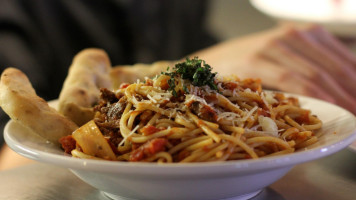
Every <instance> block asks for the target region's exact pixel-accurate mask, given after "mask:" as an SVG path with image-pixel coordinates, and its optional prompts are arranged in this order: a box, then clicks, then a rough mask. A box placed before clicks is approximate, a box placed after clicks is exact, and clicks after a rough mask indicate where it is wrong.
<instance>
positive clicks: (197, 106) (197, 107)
mask: <svg viewBox="0 0 356 200" xmlns="http://www.w3.org/2000/svg"><path fill="white" fill-rule="evenodd" d="M190 109H191V110H192V112H193V113H194V114H195V115H197V116H198V117H199V118H201V119H203V120H206V121H210V122H216V121H217V119H218V115H217V114H216V111H215V110H214V109H213V108H212V107H210V106H208V105H205V104H202V103H200V102H198V101H195V102H193V103H192V104H191V106H190Z"/></svg>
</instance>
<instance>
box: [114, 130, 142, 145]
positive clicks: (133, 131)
mask: <svg viewBox="0 0 356 200" xmlns="http://www.w3.org/2000/svg"><path fill="white" fill-rule="evenodd" d="M139 127H140V126H139V125H137V126H136V127H135V128H134V129H132V131H131V132H130V133H129V134H128V135H127V137H125V138H124V139H123V140H122V141H121V142H120V144H119V146H122V145H123V144H124V143H125V141H126V140H127V139H128V138H129V137H131V135H133V134H134V133H135V132H136V130H137V129H138V128H139Z"/></svg>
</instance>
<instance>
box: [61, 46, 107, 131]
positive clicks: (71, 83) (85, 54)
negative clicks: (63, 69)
mask: <svg viewBox="0 0 356 200" xmlns="http://www.w3.org/2000/svg"><path fill="white" fill-rule="evenodd" d="M110 71H111V63H110V60H109V57H108V55H107V54H106V52H105V51H103V50H101V49H95V48H90V49H85V50H82V51H81V52H79V53H78V54H77V55H76V56H75V57H74V59H73V62H72V65H71V66H70V68H69V72H68V75H67V78H66V80H65V81H64V84H63V87H62V90H61V93H60V95H59V107H58V109H59V112H60V113H62V114H63V115H64V116H66V117H68V118H69V119H71V120H72V121H74V122H75V123H76V124H77V125H78V126H81V125H83V124H85V123H86V122H88V121H90V120H91V119H93V117H94V110H93V106H94V105H95V104H96V103H98V101H99V97H100V88H108V89H111V88H112V86H111V81H110V76H109V73H110Z"/></svg>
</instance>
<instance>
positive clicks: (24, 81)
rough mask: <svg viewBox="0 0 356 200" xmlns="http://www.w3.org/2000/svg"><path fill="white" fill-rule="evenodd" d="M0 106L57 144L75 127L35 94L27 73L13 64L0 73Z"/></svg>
mask: <svg viewBox="0 0 356 200" xmlns="http://www.w3.org/2000/svg"><path fill="white" fill-rule="evenodd" d="M0 106H1V107H2V109H3V110H4V111H5V112H6V113H7V114H8V115H9V116H10V118H11V119H12V120H14V121H16V122H19V123H20V124H22V125H23V126H25V127H27V128H29V129H30V130H32V131H33V132H34V133H36V134H37V135H40V136H41V137H43V138H45V139H47V140H48V141H51V142H53V143H56V144H58V139H59V138H61V137H63V136H66V135H70V134H71V133H72V132H73V131H74V130H76V129H77V128H78V126H77V125H76V124H75V123H74V122H72V121H71V120H69V119H67V118H66V117H64V116H63V115H61V114H60V113H59V112H58V111H56V110H55V109H54V108H51V107H50V106H49V105H48V103H47V102H46V101H45V100H44V99H42V98H41V97H39V96H37V94H36V92H35V90H34V89H33V87H32V85H31V83H30V81H29V79H28V78H27V76H26V75H25V74H24V73H23V72H21V71H20V70H18V69H16V68H7V69H5V70H4V71H3V73H2V75H1V81H0Z"/></svg>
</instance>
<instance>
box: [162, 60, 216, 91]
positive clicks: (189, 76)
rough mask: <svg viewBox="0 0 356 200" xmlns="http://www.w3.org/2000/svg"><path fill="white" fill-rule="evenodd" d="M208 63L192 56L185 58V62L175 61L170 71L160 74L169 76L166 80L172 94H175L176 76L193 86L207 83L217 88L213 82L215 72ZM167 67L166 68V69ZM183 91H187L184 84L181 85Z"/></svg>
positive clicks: (212, 87) (214, 88)
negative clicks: (191, 57)
mask: <svg viewBox="0 0 356 200" xmlns="http://www.w3.org/2000/svg"><path fill="white" fill-rule="evenodd" d="M211 69H212V68H211V67H210V65H208V64H206V63H205V61H204V60H201V59H198V57H194V58H193V59H189V58H186V61H185V62H181V63H177V64H176V65H175V67H173V69H172V72H162V73H161V74H164V75H167V76H170V79H169V80H168V85H169V88H168V90H169V91H172V94H173V96H175V97H176V96H177V91H175V87H176V81H175V80H176V78H178V77H181V78H182V79H184V80H189V81H190V82H191V84H192V85H194V86H204V85H207V86H209V87H210V88H211V89H213V90H218V88H217V86H216V84H215V83H214V78H215V76H216V74H217V73H216V72H215V73H212V72H211ZM168 70H169V68H167V71H168ZM183 89H184V92H186V93H188V89H187V87H186V86H184V87H183Z"/></svg>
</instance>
